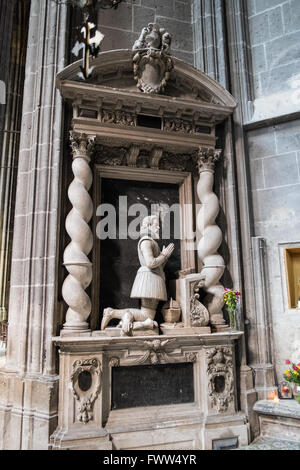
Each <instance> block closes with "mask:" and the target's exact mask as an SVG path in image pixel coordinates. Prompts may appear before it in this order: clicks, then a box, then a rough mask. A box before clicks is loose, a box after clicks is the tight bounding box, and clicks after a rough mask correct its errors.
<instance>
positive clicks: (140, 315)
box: [101, 307, 158, 336]
mask: <svg viewBox="0 0 300 470" xmlns="http://www.w3.org/2000/svg"><path fill="white" fill-rule="evenodd" d="M113 319H117V320H121V321H120V323H119V324H118V328H122V332H121V334H122V336H131V335H132V331H133V330H142V329H145V328H148V329H152V330H153V329H154V328H155V327H157V326H158V324H157V322H156V321H154V320H153V319H152V318H150V317H149V315H148V314H147V313H146V312H143V311H142V310H139V309H137V308H124V309H113V308H111V307H108V308H105V309H104V311H103V318H102V322H101V330H104V329H105V328H106V327H107V325H108V324H109V322H110V321H111V320H113Z"/></svg>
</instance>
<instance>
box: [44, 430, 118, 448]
mask: <svg viewBox="0 0 300 470" xmlns="http://www.w3.org/2000/svg"><path fill="white" fill-rule="evenodd" d="M49 450H112V442H111V441H110V439H109V434H108V433H107V432H106V431H104V430H103V429H100V430H99V429H97V430H96V429H94V430H92V431H91V430H88V431H85V432H83V431H82V429H80V428H78V430H77V431H76V430H72V432H68V433H65V432H64V431H63V430H56V431H55V433H54V434H52V436H51V438H50V443H49Z"/></svg>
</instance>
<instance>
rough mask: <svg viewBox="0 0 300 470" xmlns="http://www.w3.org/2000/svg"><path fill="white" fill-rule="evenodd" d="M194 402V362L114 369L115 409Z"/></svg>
mask: <svg viewBox="0 0 300 470" xmlns="http://www.w3.org/2000/svg"><path fill="white" fill-rule="evenodd" d="M193 402H194V378H193V364H192V363H180V364H158V365H145V366H130V367H114V368H113V369H112V392H111V409H112V410H116V409H122V408H134V407H137V406H158V405H178V404H180V403H193Z"/></svg>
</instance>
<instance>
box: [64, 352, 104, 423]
mask: <svg viewBox="0 0 300 470" xmlns="http://www.w3.org/2000/svg"><path fill="white" fill-rule="evenodd" d="M101 374H102V371H101V366H100V363H99V361H98V359H96V358H93V359H83V360H78V361H75V362H74V364H73V373H72V375H71V384H72V390H73V394H74V396H75V398H76V400H78V416H77V419H78V421H79V422H81V423H84V424H87V423H88V422H89V421H91V420H92V419H93V406H94V402H95V400H96V398H97V397H98V395H99V393H100V390H101Z"/></svg>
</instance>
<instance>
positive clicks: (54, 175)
mask: <svg viewBox="0 0 300 470" xmlns="http://www.w3.org/2000/svg"><path fill="white" fill-rule="evenodd" d="M66 26H67V6H66V4H65V3H61V4H58V3H57V2H53V1H50V0H43V1H40V0H32V1H31V10H30V20H29V31H28V48H27V57H26V70H25V85H24V101H23V118H22V126H21V139H20V153H19V167H18V180H17V193H16V207H15V225H14V240H13V253H12V268H11V287H10V302H9V330H8V346H7V360H6V365H5V367H4V368H3V369H1V371H0V448H5V449H47V447H48V442H49V436H50V435H51V434H52V432H53V430H54V429H55V427H56V424H57V384H58V376H57V375H56V367H55V349H54V347H53V344H52V336H53V335H54V334H56V323H57V318H56V317H57V285H56V284H57V273H58V269H59V264H58V240H59V237H58V231H59V222H60V213H59V206H60V181H59V179H60V161H61V142H62V100H61V97H60V94H59V91H57V90H56V89H55V80H56V75H57V73H58V72H59V71H60V70H61V69H62V68H63V67H64V65H65V63H64V62H65V46H66Z"/></svg>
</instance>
